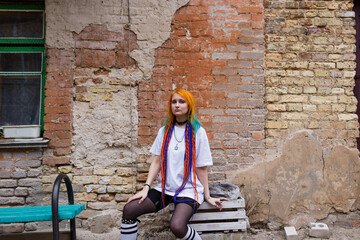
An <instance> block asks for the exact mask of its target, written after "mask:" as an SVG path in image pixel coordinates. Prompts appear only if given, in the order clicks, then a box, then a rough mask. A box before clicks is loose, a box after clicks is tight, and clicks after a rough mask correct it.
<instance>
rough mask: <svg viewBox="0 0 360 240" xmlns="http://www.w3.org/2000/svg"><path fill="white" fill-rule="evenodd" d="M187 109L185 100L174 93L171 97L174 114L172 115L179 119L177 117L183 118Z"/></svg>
mask: <svg viewBox="0 0 360 240" xmlns="http://www.w3.org/2000/svg"><path fill="white" fill-rule="evenodd" d="M188 110H189V108H188V104H187V102H186V100H185V99H184V98H183V97H182V96H180V95H179V94H177V93H175V94H174V95H173V96H172V98H171V112H172V114H174V116H175V117H176V118H177V119H178V120H179V118H183V117H186V118H187V112H188ZM184 120H185V119H184Z"/></svg>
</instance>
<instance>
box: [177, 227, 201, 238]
mask: <svg viewBox="0 0 360 240" xmlns="http://www.w3.org/2000/svg"><path fill="white" fill-rule="evenodd" d="M181 240H201V237H200V235H199V234H198V233H197V232H196V231H195V229H193V228H191V227H190V226H188V231H187V233H186V235H185V237H183V238H182V239H181Z"/></svg>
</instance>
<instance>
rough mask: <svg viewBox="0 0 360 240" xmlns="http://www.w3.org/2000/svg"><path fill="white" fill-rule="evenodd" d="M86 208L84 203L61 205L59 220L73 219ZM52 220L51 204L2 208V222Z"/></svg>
mask: <svg viewBox="0 0 360 240" xmlns="http://www.w3.org/2000/svg"><path fill="white" fill-rule="evenodd" d="M84 209H85V205H84V204H78V205H59V220H64V219H72V218H74V217H75V216H76V215H77V214H79V213H80V212H81V211H82V210H84ZM51 220H52V212H51V206H36V207H8V208H0V223H11V222H32V221H51Z"/></svg>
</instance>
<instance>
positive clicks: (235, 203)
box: [169, 198, 245, 211]
mask: <svg viewBox="0 0 360 240" xmlns="http://www.w3.org/2000/svg"><path fill="white" fill-rule="evenodd" d="M222 204H223V210H225V209H227V208H244V207H245V200H244V198H239V199H236V200H231V201H222ZM169 208H170V211H174V208H175V206H174V204H170V206H169ZM207 209H216V207H213V206H211V205H210V204H209V203H207V202H203V203H202V204H201V205H200V207H199V211H200V210H207Z"/></svg>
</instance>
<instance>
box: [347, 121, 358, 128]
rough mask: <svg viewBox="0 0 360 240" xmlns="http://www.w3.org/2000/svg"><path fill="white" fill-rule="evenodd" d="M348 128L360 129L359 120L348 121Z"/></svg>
mask: <svg viewBox="0 0 360 240" xmlns="http://www.w3.org/2000/svg"><path fill="white" fill-rule="evenodd" d="M346 129H356V130H357V129H359V123H358V121H348V122H346Z"/></svg>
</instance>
